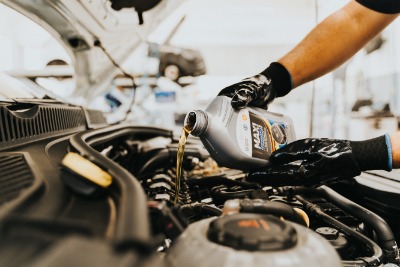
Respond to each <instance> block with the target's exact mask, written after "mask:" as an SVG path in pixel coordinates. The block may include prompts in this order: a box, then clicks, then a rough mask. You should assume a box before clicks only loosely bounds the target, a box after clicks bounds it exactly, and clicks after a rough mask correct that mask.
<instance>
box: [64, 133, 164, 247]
mask: <svg viewBox="0 0 400 267" xmlns="http://www.w3.org/2000/svg"><path fill="white" fill-rule="evenodd" d="M163 133H164V134H165V132H164V131H162V130H160V129H157V128H151V127H128V126H117V127H108V128H103V129H98V130H92V131H87V132H83V133H78V134H76V135H74V136H72V137H71V139H70V145H71V147H73V148H74V149H75V150H76V151H78V152H79V153H80V154H81V155H82V156H84V157H86V158H87V159H89V160H90V161H92V162H93V163H95V164H97V165H99V166H100V167H101V168H103V169H104V170H105V171H107V172H108V173H109V174H110V175H111V176H112V177H113V187H115V188H116V189H117V191H118V192H117V193H118V194H117V195H118V198H117V199H116V201H117V202H118V215H117V221H116V229H115V235H114V236H115V237H114V242H115V245H116V247H117V248H121V249H122V248H132V247H133V248H135V249H145V248H149V246H151V244H152V238H151V234H150V221H149V218H148V209H147V203H146V196H145V194H144V191H143V189H142V187H141V185H140V183H139V182H138V180H137V179H136V178H135V177H134V176H133V175H132V174H131V173H129V172H128V171H127V170H126V169H124V168H122V167H121V166H120V165H119V164H117V163H115V162H114V161H112V160H110V159H108V158H106V157H104V156H103V155H101V154H100V153H99V152H98V151H96V150H95V149H93V148H92V147H90V145H95V144H99V143H102V141H106V140H107V141H109V140H110V137H108V135H112V136H113V138H120V137H123V136H126V135H131V134H143V135H144V134H149V135H152V134H153V135H157V134H163Z"/></svg>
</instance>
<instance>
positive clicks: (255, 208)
mask: <svg viewBox="0 0 400 267" xmlns="http://www.w3.org/2000/svg"><path fill="white" fill-rule="evenodd" d="M240 212H245V213H260V214H272V215H275V216H282V217H283V218H285V219H286V220H289V221H292V222H295V223H298V224H300V225H303V226H307V224H306V222H305V221H304V219H303V218H302V217H301V216H300V215H299V214H298V213H297V212H296V211H295V210H294V209H293V208H292V207H291V206H289V205H287V204H284V203H281V202H274V201H269V200H261V199H254V200H253V199H243V200H240Z"/></svg>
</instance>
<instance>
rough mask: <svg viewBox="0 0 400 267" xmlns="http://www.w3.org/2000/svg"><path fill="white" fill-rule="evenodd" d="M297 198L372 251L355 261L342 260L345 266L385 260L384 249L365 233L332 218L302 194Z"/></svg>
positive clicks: (372, 264)
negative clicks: (369, 254)
mask: <svg viewBox="0 0 400 267" xmlns="http://www.w3.org/2000/svg"><path fill="white" fill-rule="evenodd" d="M295 198H296V199H297V200H298V201H300V202H301V203H302V204H303V205H304V207H305V209H306V210H307V211H308V212H309V213H311V214H313V215H314V216H316V217H317V218H319V219H321V220H323V221H324V222H325V223H327V224H328V225H329V226H331V227H333V228H335V229H337V230H339V231H340V232H342V233H344V234H346V235H348V236H352V237H353V238H355V239H356V240H358V241H359V242H360V244H363V245H365V246H366V247H367V248H368V250H369V251H370V252H371V253H372V255H371V256H367V257H361V258H358V259H357V260H354V261H342V264H343V266H380V265H381V264H382V262H383V261H384V258H385V256H384V254H383V251H382V249H381V248H380V247H379V246H378V245H377V244H376V243H375V242H374V241H372V240H371V239H369V238H368V237H366V236H364V235H363V234H361V233H359V232H357V231H355V230H353V229H352V228H351V227H348V226H347V225H345V224H343V223H341V222H339V221H338V220H336V219H334V218H332V217H331V216H329V215H328V214H326V213H325V212H324V211H322V209H321V208H320V207H319V206H318V205H315V204H313V203H311V202H309V201H308V200H306V199H304V198H303V197H302V196H300V195H295Z"/></svg>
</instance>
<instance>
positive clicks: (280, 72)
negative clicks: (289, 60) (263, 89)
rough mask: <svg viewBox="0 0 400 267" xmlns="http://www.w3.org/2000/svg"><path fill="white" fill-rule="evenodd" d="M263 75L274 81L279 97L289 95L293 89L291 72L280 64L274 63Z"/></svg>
mask: <svg viewBox="0 0 400 267" xmlns="http://www.w3.org/2000/svg"><path fill="white" fill-rule="evenodd" d="M261 74H262V75H264V76H266V77H268V78H270V79H271V80H272V84H273V87H274V89H275V91H276V96H277V97H281V96H284V95H287V94H288V93H289V92H290V91H291V90H292V89H293V81H292V76H291V75H290V72H289V71H288V70H287V69H286V68H285V66H283V65H282V64H281V63H279V62H272V63H271V65H269V67H268V68H266V69H265V70H264V71H262V72H261Z"/></svg>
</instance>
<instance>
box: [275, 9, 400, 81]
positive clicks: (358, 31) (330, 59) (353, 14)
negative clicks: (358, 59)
mask: <svg viewBox="0 0 400 267" xmlns="http://www.w3.org/2000/svg"><path fill="white" fill-rule="evenodd" d="M397 16H398V14H383V13H378V12H376V11H373V10H371V9H369V8H366V7H364V6H362V5H361V4H359V3H357V2H355V1H351V2H349V3H348V4H347V5H345V6H344V7H343V8H341V9H339V10H338V11H336V12H335V13H333V14H332V15H330V16H329V17H327V18H326V19H325V20H324V21H322V22H321V23H320V24H318V25H317V26H316V27H315V28H314V29H313V30H312V31H311V32H310V33H309V34H308V35H307V36H306V37H305V38H304V39H303V40H302V41H301V42H300V43H299V44H298V45H297V46H296V47H295V48H294V49H293V50H291V51H290V52H289V53H288V54H286V55H285V56H283V57H282V58H281V59H279V60H278V62H279V63H281V64H282V65H283V66H285V67H286V69H287V70H288V71H289V72H290V74H291V77H292V81H293V87H294V88H295V87H297V86H299V85H302V84H304V83H306V82H309V81H311V80H314V79H316V78H318V77H320V76H322V75H324V74H326V73H328V72H330V71H332V70H333V69H335V68H336V67H338V66H340V65H341V64H342V63H344V62H345V61H347V60H348V59H349V58H350V57H351V56H353V55H354V54H355V53H356V52H357V51H358V50H360V49H361V48H362V47H363V46H364V45H365V44H366V43H367V42H368V41H370V40H371V39H372V38H373V37H374V36H376V35H377V34H378V33H379V32H381V31H382V30H383V29H384V28H385V27H386V26H387V25H389V24H390V23H391V22H392V21H393V20H395V19H396V18H397Z"/></svg>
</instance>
